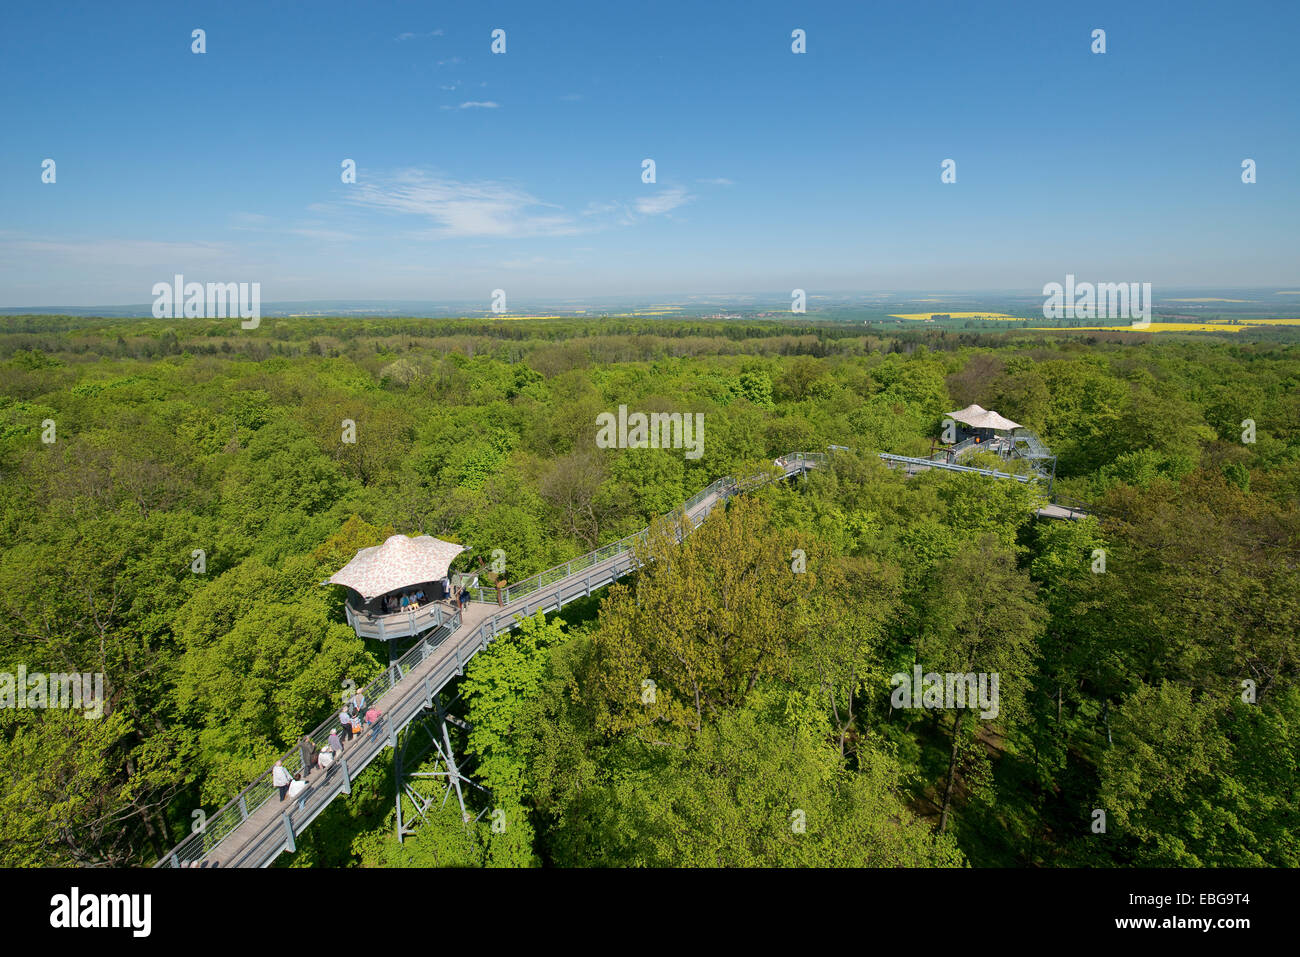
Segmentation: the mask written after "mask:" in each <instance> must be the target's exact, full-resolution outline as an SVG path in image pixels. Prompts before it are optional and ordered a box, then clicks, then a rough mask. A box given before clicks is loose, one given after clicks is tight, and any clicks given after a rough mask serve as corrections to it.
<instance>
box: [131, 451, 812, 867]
mask: <svg viewBox="0 0 1300 957" xmlns="http://www.w3.org/2000/svg"><path fill="white" fill-rule="evenodd" d="M825 460H826V455H825V454H824V453H818V452H814V453H802V452H800V453H793V454H791V455H787V456H784V457H783V458H781V459H778V460H777V462H778V463H779V464H778V465H777V471H776V472H775V474H764V475H762V476H756V477H754V478H752V479H749V480H746V481H742V482H737V481H735V480H733V479H732V478H730V477H727V478H722V479H718V480H717V481H716V482H713V483H712V484H710V485H709V486H708V487H707V488H705V489H703V490H702V491H701V492H699V493H697V494H696V495H694V496H693V497H692V498H691V499H689V500H688V501H687V502H686V503H684V505H683V507H682V508H683V511H684V512H685V514H686V518H687V519H688V521H689V522H690V524H691V527H692V528H696V527H698V526H699V525H700V524H701V523H702V522H703V521H704V520H705V518H707V517H708V515H709V513H710V512H711V511H712V510H713V509H714V507H715V506H717V505H718V504H720V503H723V502H725V501H726V500H727V499H729V498H731V497H732V496H734V495H738V494H741V493H742V492H745V491H748V490H749V489H751V488H755V487H757V486H759V485H763V484H766V483H767V482H770V481H772V480H773V479H774V478H775V479H777V480H781V479H788V478H790V477H792V476H795V475H799V474H802V473H805V472H807V471H808V470H809V469H810V468H814V467H817V466H819V465H821V464H823V463H824V462H825ZM648 533H649V529H648V528H647V529H643V530H642V531H640V532H638V533H637V534H635V535H630V536H628V537H627V538H624V539H621V540H620V541H617V542H614V543H612V544H610V545H606V546H604V547H602V548H598V549H596V550H595V551H592V552H588V553H587V554H586V555H583V556H582V557H580V558H575V559H573V560H572V561H569V562H566V563H565V564H563V565H558V566H556V567H555V568H551V569H547V570H546V571H544V572H541V573H540V574H537V575H534V576H532V577H531V578H528V579H525V580H523V581H521V582H520V583H519V584H517V585H511V586H509V588H507V589H504V590H503V595H502V602H503V603H502V604H501V605H497V603H496V591H495V589H486V588H480V589H478V599H479V600H476V601H471V602H470V603H469V605H468V606H467V607H466V608H465V610H464V611H463V612H461V611H459V610H457V611H454V612H452V611H448V612H447V617H446V620H445V621H443V622H442V623H441V624H438V625H436V626H435V627H434V628H433V629H432V630H431V631H430V632H429V633H428V634H427V635H425V637H424V638H422V639H421V640H420V641H419V642H417V643H416V645H415V646H414V647H413V648H411V649H410V650H409V651H407V652H406V653H405V654H404V655H402V657H401V658H399V659H398V660H397V661H396V662H394V663H393V664H391V665H389V666H388V668H386V669H385V670H384V673H383V674H381V675H380V676H379V677H378V678H376V679H375V680H374V681H372V682H370V684H368V685H366V687H365V688H363V689H362V691H363V693H364V694H365V698H366V702H367V707H369V706H374V707H375V708H377V709H378V710H379V712H380V714H381V715H382V717H381V718H380V720H379V721H378V722H377V723H376V724H375V726H374V727H373V728H369V729H363V730H362V732H361V735H360V737H357V738H353V739H352V740H351V741H350V742H348V743H347V744H346V745H345V748H344V751H343V753H342V755H341V756H340V759H339V760H338V762H337V763H336V764H335V765H334V766H333V767H331V768H330V769H329V770H328V771H321V770H314V771H313V772H312V774H311V777H310V778H309V779H308V784H309V785H310V787H309V789H308V790H307V791H306V792H305V793H304V794H303V795H302V796H301V797H300V798H298V799H295V800H293V801H290V800H288V799H286V800H285V801H283V802H281V801H280V799H279V792H278V789H276V788H275V787H274V786H273V785H272V784H271V771H270V770H269V769H268V770H267V771H266V773H264V774H263V775H262V776H261V777H259V778H258V779H257V780H256V781H254V782H253V783H252V784H250V785H249V786H248V787H246V788H244V790H243V791H241V792H240V793H239V794H238V795H236V797H235V798H234V799H233V800H231V801H230V802H229V803H227V804H226V805H225V806H224V807H222V808H221V809H220V810H218V811H217V812H216V814H214V815H213V816H212V817H210V818H208V819H207V821H206V822H205V824H204V827H203V829H202V830H201V831H200V832H199V833H196V834H191V835H190V836H189V837H187V838H186V839H185V840H183V841H181V843H180V844H178V845H177V846H176V847H174V848H173V849H172V850H171V851H169V852H168V853H167V854H165V855H164V856H163V857H162V858H161V859H160V860H159V861H158V862H157V864H155V865H154V866H155V867H196V866H204V867H208V866H220V867H266V866H268V865H269V864H271V863H272V862H273V861H274V860H275V859H276V858H277V857H278V856H279V855H280V854H281V853H282V852H283V851H293V850H295V848H296V840H297V836H298V835H299V834H301V833H302V831H303V829H304V828H306V827H307V826H308V825H310V824H311V822H312V821H314V820H315V819H316V818H317V817H318V816H319V815H320V814H321V812H322V811H324V810H325V808H326V807H327V806H328V805H329V803H330V801H332V800H334V798H336V797H338V796H339V795H340V794H350V793H351V792H352V781H353V780H354V779H355V778H356V776H357V775H358V774H359V773H361V771H362V770H364V769H365V768H366V767H367V766H368V765H369V764H370V763H371V762H372V761H374V760H375V758H377V757H378V756H379V755H380V754H381V753H382V752H383V751H384V749H385V748H389V747H395V746H396V744H397V741H398V735H399V734H400V733H401V731H402V730H403V729H404V728H406V727H407V725H409V724H410V723H411V722H412V721H414V720H415V719H416V718H417V717H418V716H419V715H420V714H421V712H423V711H424V710H425V709H426V708H429V707H430V706H431V705H432V704H433V702H434V696H435V695H437V693H438V692H439V691H441V690H442V689H443V688H444V687H446V686H447V685H448V684H449V683H450V682H451V681H453V680H454V679H455V678H457V677H458V676H460V675H462V674H464V671H465V664H466V662H468V661H469V660H470V659H471V658H473V657H474V655H476V654H477V653H478V652H480V651H482V650H483V649H484V648H486V647H487V645H488V642H490V641H492V640H493V639H495V638H496V637H497V636H498V635H501V634H504V633H506V632H508V631H510V630H511V629H513V628H514V627H515V626H516V625H517V624H518V622H519V620H520V619H521V618H525V617H528V616H531V615H533V614H536V613H537V612H538V611H542V612H551V611H556V610H558V609H560V608H562V607H564V606H565V605H566V604H568V603H569V602H572V601H575V600H576V599H579V598H585V597H588V596H590V595H591V593H592V592H593V591H596V590H598V589H600V588H603V587H605V586H606V585H609V584H611V583H612V582H615V581H617V580H618V579H620V578H622V577H623V576H624V575H626V574H628V572H630V571H633V570H634V569H635V568H636V556H635V554H634V551H633V549H634V548H635V546H636V544H637V543H638V542H639V541H642V540H644V539H645V537H646V536H647V535H648ZM489 598H490V601H489V600H487V599H489ZM337 724H338V722H337V718H336V717H334V716H331V718H330V720H328V721H326V722H324V723H323V724H321V725H320V726H319V727H317V728H316V729H315V730H314V731H313V732H311V733H310V734H309V735H308V736H309V737H310V738H311V739H312V741H314V742H315V743H316V744H317V745H318V746H321V745H323V744H325V742H326V741H327V740H328V738H329V733H330V730H331V729H332V728H333V727H336V726H337ZM281 761H282V762H283V764H284V767H285V768H287V769H288V770H289V773H290V774H293V773H295V772H298V771H300V770H301V769H302V758H301V755H300V754H299V752H298V750H297V749H296V748H295V749H294V750H292V751H290V752H289V753H288V754H286V755H284V756H283V757H282V758H281ZM300 803H301V805H302V806H301V807H299V804H300Z"/></svg>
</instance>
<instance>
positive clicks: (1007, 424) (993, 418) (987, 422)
mask: <svg viewBox="0 0 1300 957" xmlns="http://www.w3.org/2000/svg"><path fill="white" fill-rule="evenodd" d="M948 414H949V415H950V416H952V417H953V418H954V419H956V420H957V421H958V422H964V423H965V424H966V425H969V426H970V427H971V428H975V429H995V430H996V431H998V432H1010V431H1011V430H1012V429H1018V428H1020V425H1019V424H1018V423H1016V422H1012V421H1011V420H1010V419H1004V418H1003V417H1002V416H1000V415H998V414H997V413H996V412H991V411H989V410H988V409H985V408H983V407H982V406H978V405H975V404H974V403H971V404H970V405H968V406H966V408H964V409H960V410H958V411H956V412H949V413H948Z"/></svg>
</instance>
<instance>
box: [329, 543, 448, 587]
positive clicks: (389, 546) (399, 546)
mask: <svg viewBox="0 0 1300 957" xmlns="http://www.w3.org/2000/svg"><path fill="white" fill-rule="evenodd" d="M464 550H465V548H464V546H462V545H455V544H453V543H451V542H444V541H443V540H442V539H440V538H434V537H433V536H432V535H421V536H419V537H418V538H411V537H409V536H407V535H394V536H392V537H391V538H389V539H388V540H387V541H386V542H384V544H382V545H374V546H372V547H370V548H363V549H361V551H359V552H357V554H356V555H355V556H354V557H353V559H352V561H350V562H348V563H347V564H346V565H344V566H343V567H342V568H341V569H339V570H338V571H337V572H335V573H334V574H333V575H332V576H331V577H330V584H332V585H346V586H347V587H348V588H351V589H352V590H353V591H355V592H358V593H359V594H360V595H361V597H363V598H374V597H375V596H376V595H383V594H385V593H387V592H390V591H395V590H396V589H398V588H405V587H406V586H407V585H418V584H420V583H421V582H436V581H437V580H438V579H440V578H442V577H443V576H444V575H446V574H447V568H448V566H449V565H450V564H451V560H452V559H453V558H455V557H456V556H457V555H459V554H460V553H461V552H463V551H464Z"/></svg>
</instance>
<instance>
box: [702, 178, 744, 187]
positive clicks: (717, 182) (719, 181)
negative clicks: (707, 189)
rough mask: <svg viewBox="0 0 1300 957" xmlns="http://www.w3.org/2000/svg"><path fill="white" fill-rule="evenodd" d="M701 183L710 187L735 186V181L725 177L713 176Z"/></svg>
mask: <svg viewBox="0 0 1300 957" xmlns="http://www.w3.org/2000/svg"><path fill="white" fill-rule="evenodd" d="M700 182H701V183H708V184H709V185H710V186H735V185H736V184H735V181H733V180H729V179H727V177H725V176H714V177H712V178H711V179H702V180H700Z"/></svg>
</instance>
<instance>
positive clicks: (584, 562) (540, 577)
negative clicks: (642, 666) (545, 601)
mask: <svg viewBox="0 0 1300 957" xmlns="http://www.w3.org/2000/svg"><path fill="white" fill-rule="evenodd" d="M826 458H827V456H826V453H825V452H791V453H790V454H789V455H783V456H781V457H780V458H779V459H777V460H776V462H775V463H774V464H776V465H777V467H778V468H781V469H782V470H783V474H784V475H790V474H793V473H794V472H801V471H804V470H806V469H808V468H816V467H820V466H822V465H824V464H825V463H826ZM771 480H772V476H771V475H770V474H768V473H762V474H760V475H756V476H753V477H751V478H750V479H748V480H746V481H744V482H736V481H735V480H734V479H733V478H732V477H731V476H729V475H728V476H725V477H723V478H720V479H716V480H715V481H713V482H710V483H709V484H708V485H706V486H705V487H704V488H703V489H701V490H700V491H698V492H696V493H695V494H694V495H692V496H691V497H690V498H688V499H687V500H686V501H685V502H683V503H682V504H681V506H679V509H680V511H683V512H685V513H686V514H687V515H690V514H691V513H692V512H693V511H694V510H695V509H696V508H698V507H699V506H700V504H701V503H703V502H705V501H707V500H708V499H709V498H710V497H712V496H715V495H716V496H718V497H719V498H723V499H725V498H730V497H731V496H732V495H734V494H736V493H737V492H745V491H749V490H750V489H752V488H757V487H758V486H759V485H764V484H766V483H767V482H770V481H771ZM679 509H674V510H673V511H672V512H670V513H669V514H668V516H667V517H671V516H672V515H675V514H676V513H677V511H678V510H679ZM695 524H699V523H698V522H697V523H695ZM649 532H650V530H649V528H643V529H641V531H639V532H633V533H632V534H631V535H628V536H627V537H626V538H621V539H619V540H618V541H616V542H610V543H609V544H608V545H602V546H601V547H600V548H596V549H593V550H592V551H589V552H587V553H586V554H585V555H579V556H578V557H577V558H572V559H570V560H569V561H567V562H565V563H564V564H562V565H555V566H553V567H551V568H548V569H546V570H545V571H540V572H538V573H537V574H535V575H532V576H530V577H528V578H525V579H523V580H522V581H519V582H516V583H514V584H507V585H506V586H504V587H503V588H502V589H501V591H500V598H499V599H498V592H497V589H496V588H494V587H492V586H490V585H478V586H476V587H475V588H471V589H470V590H469V593H470V597H471V598H473V599H475V600H476V601H482V602H488V603H489V604H500V605H502V606H505V605H509V604H511V603H513V602H516V601H518V600H519V599H521V598H524V597H526V596H527V595H530V594H532V593H533V592H536V591H538V590H539V589H542V588H545V587H546V586H548V585H553V584H555V583H556V582H558V581H563V580H564V579H565V578H569V577H570V576H572V575H575V574H577V573H578V572H582V571H585V570H587V569H588V568H592V567H594V566H596V565H599V564H601V563H602V562H606V561H609V559H611V558H614V557H615V556H618V555H623V554H626V553H627V552H630V551H632V550H633V549H634V548H635V547H636V545H637V544H638V543H640V542H643V541H645V540H646V536H647V535H648V534H649Z"/></svg>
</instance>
